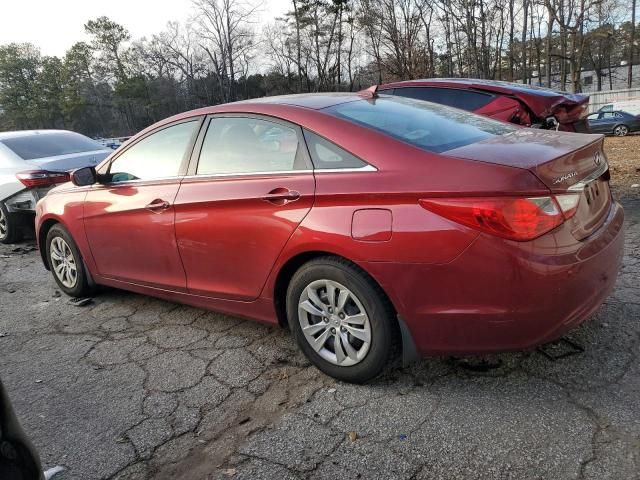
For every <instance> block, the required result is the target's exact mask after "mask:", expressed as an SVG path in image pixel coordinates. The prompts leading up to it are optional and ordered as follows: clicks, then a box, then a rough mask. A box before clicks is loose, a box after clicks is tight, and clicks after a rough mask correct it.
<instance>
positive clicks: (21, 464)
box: [0, 380, 45, 480]
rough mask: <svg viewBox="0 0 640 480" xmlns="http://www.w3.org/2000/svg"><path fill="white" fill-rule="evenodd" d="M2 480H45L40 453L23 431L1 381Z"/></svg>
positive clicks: (0, 458)
mask: <svg viewBox="0 0 640 480" xmlns="http://www.w3.org/2000/svg"><path fill="white" fill-rule="evenodd" d="M0 479H2V480H45V474H44V473H43V472H42V467H41V465H40V457H39V456H38V452H37V451H36V449H35V447H34V446H33V444H32V443H31V441H30V440H29V439H28V438H27V436H26V435H25V433H24V431H23V430H22V427H21V426H20V422H19V421H18V419H17V417H16V415H15V413H14V411H13V407H12V406H11V402H10V401H9V396H8V395H7V392H6V391H5V389H4V386H3V385H2V381H1V380H0Z"/></svg>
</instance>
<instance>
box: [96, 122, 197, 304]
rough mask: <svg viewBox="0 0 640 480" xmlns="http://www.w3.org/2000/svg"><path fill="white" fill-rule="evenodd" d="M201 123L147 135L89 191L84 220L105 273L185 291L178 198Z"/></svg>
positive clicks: (120, 156) (116, 159)
mask: <svg viewBox="0 0 640 480" xmlns="http://www.w3.org/2000/svg"><path fill="white" fill-rule="evenodd" d="M201 123H202V118H196V119H193V118H192V119H188V120H183V121H180V122H176V123H173V124H171V125H168V126H165V127H161V128H159V129H158V130H155V131H153V132H151V133H150V134H148V135H146V136H144V137H143V138H141V139H140V140H139V141H137V142H136V143H134V144H132V145H130V146H129V147H127V148H126V149H125V150H124V151H123V152H121V153H119V154H118V155H117V156H116V157H114V159H113V160H112V161H111V162H110V164H109V166H107V167H106V168H107V169H108V170H106V171H105V172H104V173H105V175H104V177H103V178H104V183H102V184H98V185H95V186H94V187H93V188H92V189H91V190H90V191H89V192H88V194H87V197H86V201H85V206H84V225H85V231H86V235H87V240H88V241H89V245H90V248H91V253H92V256H93V258H94V260H95V262H96V265H97V269H98V273H99V274H100V275H102V276H104V277H108V278H112V279H116V280H121V281H126V282H130V283H136V284H141V285H147V286H152V287H157V288H165V289H171V290H177V291H185V290H186V279H185V273H184V269H183V267H182V262H181V260H180V255H179V253H178V248H177V244H176V237H175V227H174V217H175V211H174V206H173V202H174V200H175V197H176V194H177V193H178V188H179V187H180V181H181V180H182V177H183V176H184V174H185V173H186V170H187V166H188V162H189V157H190V154H191V151H192V148H193V145H194V143H195V139H196V138H197V134H198V131H199V128H200V126H201Z"/></svg>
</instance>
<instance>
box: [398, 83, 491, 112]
mask: <svg viewBox="0 0 640 480" xmlns="http://www.w3.org/2000/svg"><path fill="white" fill-rule="evenodd" d="M393 94H394V95H398V96H401V97H407V98H415V99H416V100H424V101H427V102H434V103H440V104H442V105H447V106H449V107H455V108H462V109H463V110H470V111H473V110H477V109H478V108H481V107H484V106H485V105H487V104H488V103H489V102H491V101H492V100H493V98H494V97H493V95H490V94H488V93H483V92H476V91H473V90H462V89H459V88H440V87H404V88H396V89H395V90H394V91H393Z"/></svg>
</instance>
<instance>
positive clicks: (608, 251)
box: [37, 91, 624, 382]
mask: <svg viewBox="0 0 640 480" xmlns="http://www.w3.org/2000/svg"><path fill="white" fill-rule="evenodd" d="M602 146H603V137H602V136H600V135H579V134H572V133H562V132H560V133H558V132H549V131H543V130H533V129H526V128H521V127H516V126H512V125H509V124H507V123H503V122H498V121H495V120H492V119H489V118H486V117H482V116H479V115H475V114H472V113H468V112H464V111H461V110H457V109H451V108H449V107H445V106H442V105H437V104H432V103H427V102H422V101H417V100H413V99H406V98H400V97H395V96H387V95H377V94H376V93H375V91H369V92H364V93H361V94H309V95H296V96H284V97H273V98H267V99H261V100H255V101H246V102H239V103H232V104H227V105H221V106H217V107H210V108H204V109H201V110H195V111H191V112H187V113H184V114H181V115H178V116H175V117H172V118H169V119H167V120H164V121H162V122H159V123H157V124H155V125H153V126H151V127H149V128H148V129H146V130H144V131H143V132H141V133H140V134H138V135H136V136H135V137H134V138H132V139H131V140H130V141H129V142H128V143H127V144H126V145H125V146H123V147H122V148H120V149H119V150H117V151H115V152H114V153H113V154H112V155H111V156H110V157H109V158H107V159H106V160H105V161H104V162H103V163H102V164H100V165H99V166H98V168H97V169H92V168H86V169H81V170H77V171H76V172H74V174H73V175H72V179H73V180H72V181H73V183H67V184H64V185H61V186H60V187H58V188H56V189H54V190H53V191H52V192H51V193H50V194H49V195H47V197H46V198H44V199H43V200H42V201H41V202H40V203H39V204H38V206H37V214H38V218H37V229H38V233H37V235H38V241H39V245H40V251H41V254H42V258H43V260H44V264H45V266H46V268H47V269H50V270H51V271H52V272H53V275H54V278H55V280H56V282H57V283H58V285H59V287H60V288H61V289H62V290H63V291H64V292H66V293H67V294H69V295H72V296H82V295H86V294H87V292H89V291H90V289H91V288H92V287H93V286H94V285H96V284H98V285H108V286H111V287H117V288H122V289H126V290H131V291H134V292H139V293H144V294H148V295H153V296H156V297H161V298H164V299H168V300H173V301H177V302H181V303H186V304H190V305H194V306H198V307H203V308H208V309H213V310H218V311H221V312H226V313H228V314H231V315H238V316H243V317H247V318H252V319H255V320H258V321H262V322H265V323H269V324H278V323H279V324H281V325H288V326H289V328H290V329H291V331H292V332H293V335H294V337H295V338H296V340H297V342H298V344H299V345H300V347H301V349H302V350H303V351H304V353H305V354H306V355H307V356H308V357H309V359H310V360H311V361H312V362H313V363H314V364H315V365H317V366H318V368H320V369H321V370H322V371H324V372H326V373H328V374H329V375H332V376H334V377H336V378H339V379H343V380H346V381H351V382H363V381H366V380H367V379H370V378H372V377H373V376H375V375H376V374H378V373H379V372H380V371H381V370H382V369H383V367H385V365H387V364H389V363H390V361H391V360H392V358H393V356H394V355H396V354H397V352H398V351H401V352H402V355H403V357H404V359H405V360H408V359H410V358H412V357H414V356H416V355H426V354H456V355H462V354H473V353H482V352H496V351H506V350H516V349H524V348H529V347H532V346H535V345H538V344H540V343H543V342H548V341H551V340H554V339H556V338H558V337H560V336H561V335H563V334H564V332H566V331H567V330H568V329H570V328H572V327H574V326H576V325H578V324H579V323H581V322H582V321H583V320H585V319H586V318H587V317H588V316H589V315H590V314H592V313H593V312H594V311H595V310H596V309H597V308H598V306H599V305H600V304H601V303H602V302H603V300H604V299H605V298H606V297H607V295H608V294H609V292H610V291H611V289H612V287H613V284H614V282H615V279H616V274H617V271H618V268H619V265H620V261H621V256H622V252H623V236H624V235H623V218H624V215H623V210H622V208H621V207H620V205H619V204H618V203H616V202H615V201H614V200H613V199H612V197H611V193H610V191H609V182H608V180H609V172H608V166H607V161H606V157H605V155H604V152H603V150H602Z"/></svg>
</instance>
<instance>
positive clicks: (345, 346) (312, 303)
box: [298, 279, 371, 367]
mask: <svg viewBox="0 0 640 480" xmlns="http://www.w3.org/2000/svg"><path fill="white" fill-rule="evenodd" d="M298 321H299V322H300V327H301V329H302V333H303V334H304V337H305V339H306V340H307V342H309V345H311V347H312V348H313V349H314V350H315V351H316V352H317V353H318V355H320V356H321V357H322V358H323V359H324V360H326V361H328V362H330V363H332V364H334V365H338V366H341V367H349V366H352V365H356V364H357V363H360V362H361V361H362V360H363V359H364V358H365V357H366V355H367V353H368V352H369V348H370V346H371V323H370V322H369V316H368V315H367V312H366V310H365V308H364V306H363V305H362V302H360V300H359V299H358V297H357V296H356V295H355V294H354V293H353V292H352V291H351V290H349V289H348V288H346V287H345V286H344V285H341V284H340V283H338V282H335V281H333V280H326V279H323V280H316V281H314V282H311V283H310V284H309V285H307V287H306V288H305V289H304V290H303V291H302V294H301V295H300V300H299V302H298Z"/></svg>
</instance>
